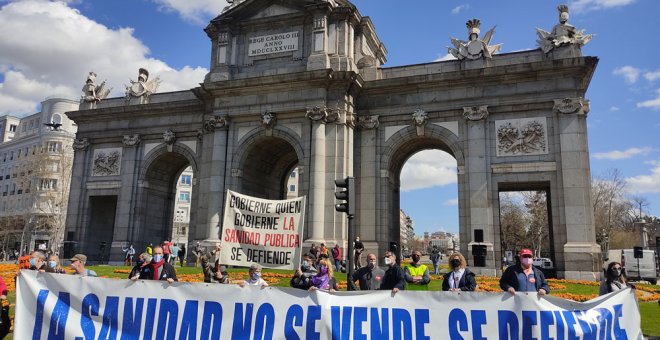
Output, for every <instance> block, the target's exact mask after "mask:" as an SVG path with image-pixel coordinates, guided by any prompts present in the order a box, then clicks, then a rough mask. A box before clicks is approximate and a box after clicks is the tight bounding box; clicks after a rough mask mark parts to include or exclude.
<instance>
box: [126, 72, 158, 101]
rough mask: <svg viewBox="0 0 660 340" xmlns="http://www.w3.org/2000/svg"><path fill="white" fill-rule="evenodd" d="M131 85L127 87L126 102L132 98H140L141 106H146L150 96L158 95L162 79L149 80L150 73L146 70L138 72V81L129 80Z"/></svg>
mask: <svg viewBox="0 0 660 340" xmlns="http://www.w3.org/2000/svg"><path fill="white" fill-rule="evenodd" d="M129 81H130V82H131V85H126V100H127V101H130V100H131V98H133V97H135V98H140V101H139V104H146V103H147V102H148V100H149V96H150V95H151V94H152V93H156V91H157V90H158V86H160V78H159V77H156V79H153V80H149V71H147V70H146V69H144V68H141V69H139V70H138V80H137V81H133V80H132V79H129Z"/></svg>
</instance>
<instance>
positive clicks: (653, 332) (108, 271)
mask: <svg viewBox="0 0 660 340" xmlns="http://www.w3.org/2000/svg"><path fill="white" fill-rule="evenodd" d="M89 268H90V269H92V270H94V271H96V273H97V274H98V275H99V276H107V277H112V278H125V277H126V276H127V274H119V273H115V272H114V271H115V270H118V269H123V270H130V267H111V266H94V267H89ZM176 270H177V274H178V275H191V274H192V275H194V274H199V273H200V269H199V268H194V267H185V268H180V267H178V266H177V267H176ZM228 271H229V272H236V273H245V274H247V269H243V268H240V269H237V268H230V269H228ZM268 272H272V273H281V274H290V273H291V271H288V270H268V269H265V270H264V273H268ZM335 276H336V277H337V281H338V282H345V281H346V274H343V273H336V275H335ZM441 284H442V282H441V281H440V280H431V283H430V285H429V289H430V290H441ZM288 285H289V279H288V278H281V279H280V280H279V282H277V283H275V284H273V285H272V286H276V287H287V286H288ZM565 285H566V289H565V290H561V291H554V292H555V293H571V294H577V295H591V294H597V293H598V287H597V286H586V285H579V284H572V283H566V284H565ZM15 298H16V295H15V293H13V292H11V293H9V299H10V301H15ZM639 309H640V313H641V316H642V331H643V332H644V335H646V336H660V306H659V305H658V302H657V301H654V302H640V304H639ZM10 313H11V314H12V315H13V309H12V310H11V312H10ZM5 339H12V337H11V334H10V335H9V336H8V337H7V338H5Z"/></svg>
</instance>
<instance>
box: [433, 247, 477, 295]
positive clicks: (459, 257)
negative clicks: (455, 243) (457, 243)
mask: <svg viewBox="0 0 660 340" xmlns="http://www.w3.org/2000/svg"><path fill="white" fill-rule="evenodd" d="M448 262H449V269H451V271H450V272H449V273H447V274H445V275H443V276H444V280H442V290H443V291H451V292H460V291H474V290H475V289H476V288H477V280H476V279H475V277H474V273H473V272H471V271H470V270H469V269H467V268H466V267H467V261H465V257H463V254H461V253H459V252H455V253H453V254H451V256H449V260H448Z"/></svg>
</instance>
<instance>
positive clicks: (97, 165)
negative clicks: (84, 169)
mask: <svg viewBox="0 0 660 340" xmlns="http://www.w3.org/2000/svg"><path fill="white" fill-rule="evenodd" d="M120 170H121V148H107V149H96V150H94V157H93V160H92V176H117V175H119V174H120Z"/></svg>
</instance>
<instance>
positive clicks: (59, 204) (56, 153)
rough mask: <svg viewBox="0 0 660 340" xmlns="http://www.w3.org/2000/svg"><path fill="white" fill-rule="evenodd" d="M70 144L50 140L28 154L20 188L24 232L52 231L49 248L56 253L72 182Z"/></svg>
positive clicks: (23, 167) (58, 247)
mask: <svg viewBox="0 0 660 340" xmlns="http://www.w3.org/2000/svg"><path fill="white" fill-rule="evenodd" d="M72 166H73V149H72V148H71V144H69V143H66V144H65V143H63V142H60V141H49V142H47V143H46V144H45V145H44V146H42V147H41V148H40V149H39V150H33V152H32V154H30V155H27V156H26V158H25V159H24V161H23V162H22V165H21V173H20V176H21V181H20V182H19V188H21V190H23V191H24V193H25V194H27V195H25V198H24V199H25V201H24V202H23V204H24V206H25V208H24V209H23V212H24V213H23V223H24V230H23V235H24V236H25V235H26V233H27V234H28V235H29V234H30V232H31V231H33V230H35V231H36V230H39V231H46V232H48V233H49V234H50V236H51V237H50V241H51V242H50V247H49V248H50V249H49V250H50V251H51V252H53V253H57V252H58V251H59V249H60V247H61V245H62V242H63V240H64V229H65V227H66V226H65V222H66V212H67V206H68V199H69V188H70V186H71V172H72Z"/></svg>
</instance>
